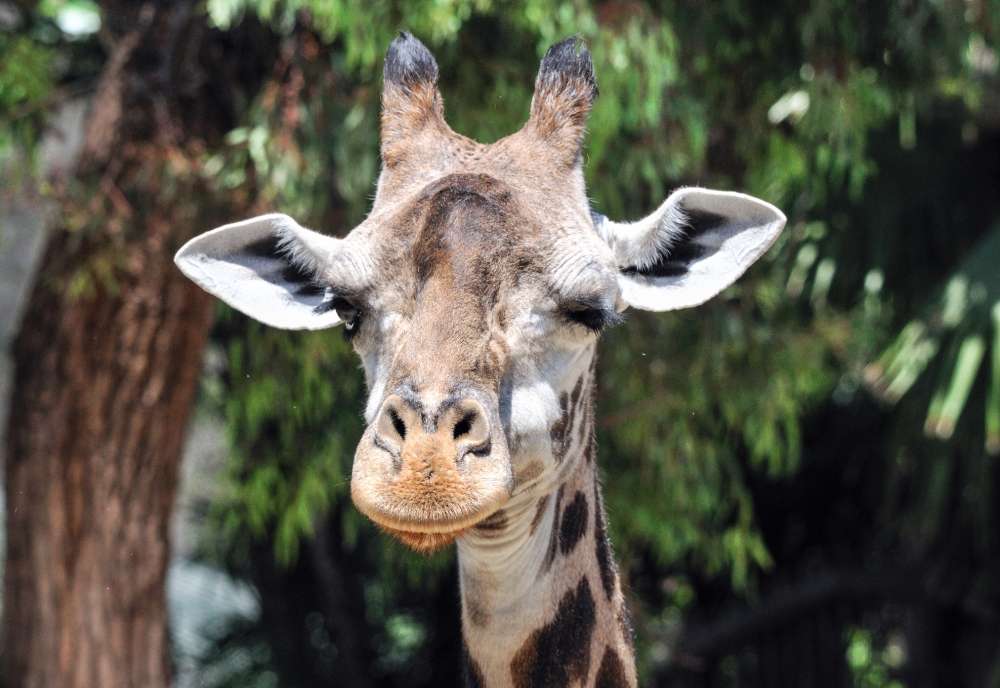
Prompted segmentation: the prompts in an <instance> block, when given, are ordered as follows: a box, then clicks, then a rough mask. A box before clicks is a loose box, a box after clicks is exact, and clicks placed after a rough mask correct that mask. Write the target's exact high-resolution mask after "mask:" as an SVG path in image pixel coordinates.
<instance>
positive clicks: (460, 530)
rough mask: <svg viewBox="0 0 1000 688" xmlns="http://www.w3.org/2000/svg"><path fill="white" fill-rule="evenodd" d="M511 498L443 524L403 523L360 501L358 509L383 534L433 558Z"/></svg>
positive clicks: (426, 522)
mask: <svg viewBox="0 0 1000 688" xmlns="http://www.w3.org/2000/svg"><path fill="white" fill-rule="evenodd" d="M508 496H509V495H506V494H505V495H502V496H501V498H499V499H496V500H494V501H493V502H492V503H490V504H487V505H483V508H481V509H477V510H476V511H475V513H473V514H471V515H469V516H466V517H464V518H458V519H450V520H447V521H443V522H442V521H438V520H435V519H433V518H428V519H414V520H409V519H407V520H401V519H399V518H397V517H394V516H393V515H390V514H388V513H385V512H383V511H380V510H374V509H372V508H371V505H369V504H365V503H364V502H362V501H360V500H359V499H357V498H356V499H355V505H356V506H357V507H358V509H359V510H360V511H361V513H363V514H364V515H365V516H367V517H368V518H370V519H371V520H372V522H373V523H374V524H375V526H376V527H377V528H378V529H379V530H381V531H382V532H383V533H386V534H387V535H391V536H392V537H394V538H396V539H397V540H399V541H400V542H402V543H403V544H404V545H406V546H407V547H409V548H411V549H414V550H416V551H418V552H423V553H426V554H430V553H432V552H435V551H437V550H439V549H442V548H444V547H447V546H449V545H451V544H452V543H453V542H454V541H455V540H456V539H457V538H459V537H461V536H462V535H464V534H465V533H467V532H468V531H469V530H471V529H472V528H475V527H476V526H477V525H479V524H480V523H481V522H483V521H485V520H487V519H488V518H489V517H490V516H491V515H492V514H493V513H495V512H496V510H497V509H499V508H500V507H502V506H503V505H504V504H505V503H506V502H507V498H508Z"/></svg>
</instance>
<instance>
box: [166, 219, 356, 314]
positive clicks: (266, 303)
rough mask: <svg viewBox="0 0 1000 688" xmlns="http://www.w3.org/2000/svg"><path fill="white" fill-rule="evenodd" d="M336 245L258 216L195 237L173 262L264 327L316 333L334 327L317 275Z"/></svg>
mask: <svg viewBox="0 0 1000 688" xmlns="http://www.w3.org/2000/svg"><path fill="white" fill-rule="evenodd" d="M342 243H343V242H342V240H340V239H335V238H333V237H329V236H325V235H323V234H318V233H316V232H311V231H309V230H308V229H303V228H302V227H300V226H299V225H298V224H297V223H296V222H295V220H293V219H292V218H290V217H288V216H287V215H279V214H272V215H261V216H260V217H255V218H253V219H252V220H245V221H243V222H237V223H235V224H231V225H226V226H224V227H219V228H218V229H213V230H212V231H211V232H206V233H205V234H202V235H201V236H198V237H195V238H194V239H192V240H191V241H189V242H187V243H186V244H185V245H184V246H183V247H182V248H181V250H180V251H178V252H177V255H176V256H174V262H175V263H176V264H177V267H179V268H180V269H181V272H183V273H184V274H185V275H186V276H187V277H189V278H190V279H191V280H193V281H194V282H196V283H197V284H198V286H200V287H201V288H202V289H204V290H205V291H207V292H208V293H209V294H212V295H214V296H217V297H218V298H220V299H222V300H223V301H225V302H226V303H228V304H229V305H230V306H232V307H233V308H235V309H236V310H238V311H241V312H243V313H245V314H247V315H249V316H250V317H251V318H253V319H255V320H259V321H260V322H262V323H264V324H265V325H270V326H272V327H277V328H280V329H283V330H321V329H324V328H327V327H333V326H334V325H339V324H340V318H339V317H338V316H337V312H336V311H335V310H333V308H332V299H333V294H332V293H331V292H330V290H329V289H328V288H326V287H324V286H323V284H322V283H321V282H320V279H319V276H320V274H321V272H322V270H323V268H324V267H325V266H327V265H329V264H330V262H331V261H332V259H333V257H334V256H335V255H336V254H337V252H338V251H339V250H340V246H341V244H342Z"/></svg>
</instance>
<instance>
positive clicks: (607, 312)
mask: <svg viewBox="0 0 1000 688" xmlns="http://www.w3.org/2000/svg"><path fill="white" fill-rule="evenodd" d="M563 316H564V317H565V318H566V319H567V320H569V321H570V322H572V323H576V324H577V325H583V326H584V327H586V328H587V329H588V330H590V331H591V332H593V333H594V334H600V333H601V332H603V331H604V330H606V329H607V328H609V327H611V326H613V325H617V324H618V323H620V322H622V320H624V318H623V317H622V315H621V314H620V313H616V312H615V311H614V310H613V309H611V308H593V307H588V306H586V305H584V304H575V305H571V306H568V307H566V308H564V309H563Z"/></svg>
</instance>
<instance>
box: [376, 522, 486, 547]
mask: <svg viewBox="0 0 1000 688" xmlns="http://www.w3.org/2000/svg"><path fill="white" fill-rule="evenodd" d="M375 525H377V526H378V528H379V530H381V531H382V532H383V533H385V534H386V535H391V536H392V537H394V538H396V539H397V540H399V541H400V542H402V543H403V544H404V545H406V546H407V547H409V548H410V549H413V550H416V551H417V552H421V553H423V554H433V553H434V552H436V551H438V550H439V549H443V548H445V547H448V546H449V545H451V544H452V543H453V542H455V540H456V539H457V538H459V537H460V536H461V535H463V534H464V533H466V532H467V531H468V530H469V528H471V527H472V526H468V527H466V528H460V529H458V530H454V531H450V532H447V533H420V532H416V531H412V530H399V529H397V528H390V527H389V526H383V525H381V524H379V523H376V524H375Z"/></svg>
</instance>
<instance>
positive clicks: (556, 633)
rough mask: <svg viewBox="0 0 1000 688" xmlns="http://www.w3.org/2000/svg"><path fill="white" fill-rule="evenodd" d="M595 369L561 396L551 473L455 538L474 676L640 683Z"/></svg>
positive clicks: (485, 681)
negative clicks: (600, 469)
mask: <svg viewBox="0 0 1000 688" xmlns="http://www.w3.org/2000/svg"><path fill="white" fill-rule="evenodd" d="M588 368H589V370H588V372H586V373H584V374H583V375H582V376H581V377H580V378H579V381H578V382H577V383H576V385H575V386H574V387H573V388H572V390H567V391H565V392H564V393H563V394H562V395H561V404H560V405H561V406H562V411H563V416H562V420H561V421H560V422H559V423H557V424H556V426H555V427H554V428H553V431H552V461H553V464H554V469H553V470H552V471H549V472H547V476H548V477H549V479H548V480H545V479H544V478H543V479H542V480H539V481H535V483H534V484H531V481H530V480H527V481H525V482H526V483H528V487H526V488H525V489H522V485H523V484H524V483H522V482H520V481H519V485H518V488H517V489H515V493H514V496H513V497H512V499H511V500H510V502H508V504H507V505H506V506H505V507H504V509H502V510H501V511H499V512H497V513H496V514H494V515H493V516H491V517H490V518H489V519H487V520H486V521H484V522H483V523H481V524H480V525H479V526H478V527H476V528H474V529H473V530H472V531H471V532H469V533H468V534H466V535H464V536H463V537H461V538H460V539H459V540H458V563H459V575H460V582H461V595H462V635H463V641H464V645H465V647H464V654H465V674H466V683H467V685H469V686H475V687H476V688H480V687H481V688H529V687H531V688H534V687H537V686H550V685H552V686H556V685H558V686H587V687H594V688H627V687H630V686H635V685H636V674H635V660H634V655H633V649H632V638H631V630H630V628H629V621H628V615H627V610H626V608H625V604H624V599H623V597H622V592H621V587H620V584H619V577H618V571H617V569H616V567H615V563H614V559H613V557H612V554H611V548H610V545H609V543H608V539H607V532H606V526H605V518H604V509H603V506H602V502H601V490H600V485H599V482H598V475H597V465H596V462H595V460H594V446H595V444H594V438H593V397H592V394H591V392H590V389H591V381H592V380H593V369H592V368H591V367H590V366H588ZM530 465H531V464H530V463H529V467H530ZM525 472H526V473H528V474H529V477H532V476H530V474H531V473H533V472H534V471H532V470H531V469H530V468H529V469H528V470H526V471H525ZM543 483H544V484H543Z"/></svg>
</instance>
